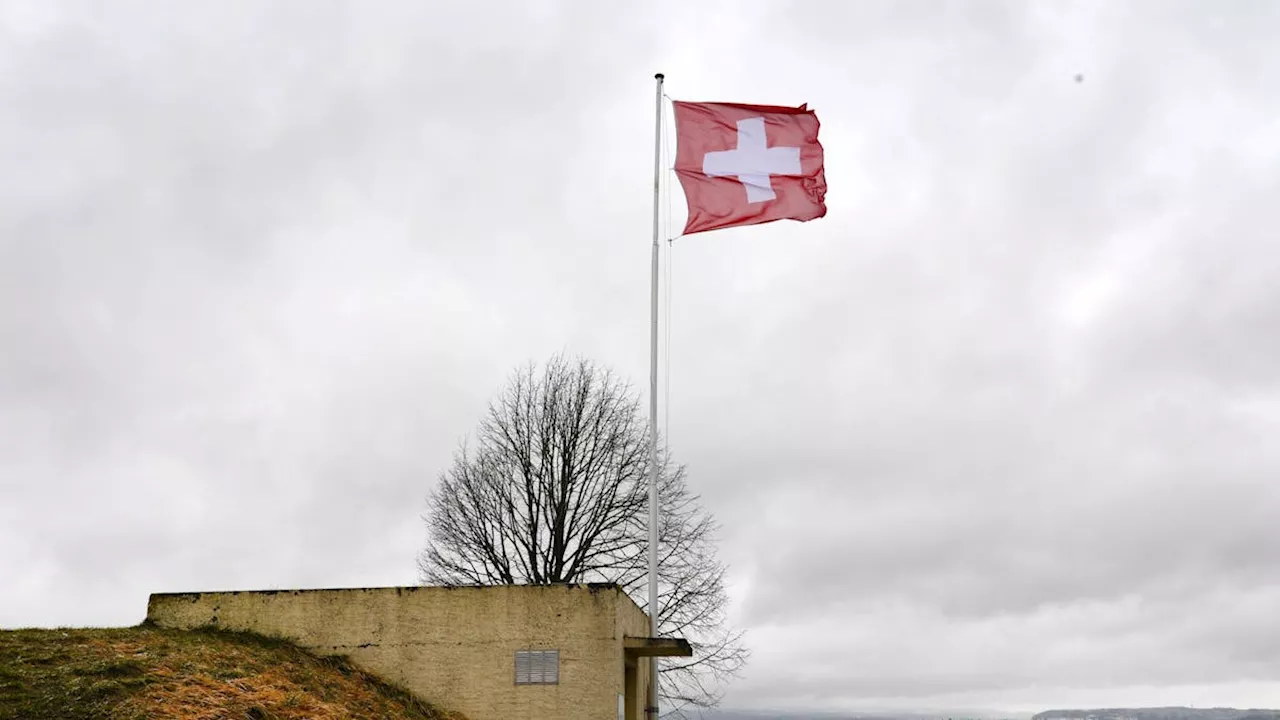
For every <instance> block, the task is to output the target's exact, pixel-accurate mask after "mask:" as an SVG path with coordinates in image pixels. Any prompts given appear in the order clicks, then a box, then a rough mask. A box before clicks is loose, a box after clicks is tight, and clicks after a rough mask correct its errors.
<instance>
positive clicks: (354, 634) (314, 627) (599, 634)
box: [147, 585, 648, 720]
mask: <svg viewBox="0 0 1280 720" xmlns="http://www.w3.org/2000/svg"><path fill="white" fill-rule="evenodd" d="M147 619H148V620H150V621H152V622H154V623H155V624H157V625H159V626H161V627H171V628H183V629H191V628H196V627H221V628H226V629H229V630H248V631H252V632H256V633H259V634H262V635H269V636H273V637H280V638H285V639H288V640H290V641H292V642H294V643H296V644H298V645H300V646H301V647H304V648H306V649H308V650H311V651H312V652H315V653H318V654H333V655H346V656H348V657H350V658H351V660H352V661H354V662H355V663H357V664H358V665H360V666H361V667H363V668H365V669H367V670H369V671H370V672H373V673H375V674H377V675H380V676H382V677H384V678H386V679H387V680H389V681H391V682H393V683H395V684H397V685H400V686H402V687H404V688H406V689H408V690H410V691H411V692H413V693H415V694H417V695H418V696H420V697H422V698H423V699H424V700H427V701H429V702H432V703H434V704H436V705H438V706H440V707H441V708H443V709H447V710H455V711H459V712H462V713H465V714H466V715H467V716H468V717H469V718H471V720H533V719H534V718H537V719H538V720H544V719H551V718H557V719H558V718H564V719H565V720H605V719H608V720H613V719H614V718H616V717H617V716H618V702H619V700H618V697H619V695H621V694H623V693H624V678H625V677H626V667H625V664H626V661H625V653H624V651H623V637H624V636H627V635H634V636H645V635H648V632H647V630H648V618H647V616H645V614H644V613H643V612H641V611H640V609H639V608H638V607H636V605H635V603H633V602H632V601H631V600H630V598H628V597H627V596H626V594H625V593H623V592H622V591H621V590H620V589H618V588H616V587H613V586H600V585H550V586H529V585H523V586H499V587H483V588H481V587H461V588H441V587H404V588H370V589H349V590H281V591H255V592H217V593H175V594H156V595H152V596H151V599H150V602H149V603H148V606H147ZM526 649H535V650H536V649H558V650H559V651H560V682H559V684H557V685H519V686H517V685H516V684H515V678H514V673H515V669H514V667H515V666H514V663H515V660H514V658H515V652H516V651H517V650H526ZM641 664H642V665H643V663H641ZM646 682H647V671H643V676H642V677H640V678H638V685H639V687H640V688H643V687H644V686H645V683H646ZM638 694H639V695H641V696H643V690H641V692H640V693H638ZM634 702H639V703H640V704H639V705H638V707H639V709H640V710H641V711H643V702H644V700H643V697H641V698H639V699H638V701H634ZM629 714H631V713H630V712H628V715H629ZM639 717H643V714H641V715H640V716H639Z"/></svg>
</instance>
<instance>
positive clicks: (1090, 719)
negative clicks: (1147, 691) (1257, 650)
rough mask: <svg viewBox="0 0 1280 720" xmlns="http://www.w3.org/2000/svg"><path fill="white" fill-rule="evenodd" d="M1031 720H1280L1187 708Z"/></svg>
mask: <svg viewBox="0 0 1280 720" xmlns="http://www.w3.org/2000/svg"><path fill="white" fill-rule="evenodd" d="M1032 720H1280V710H1237V709H1235V708H1185V707H1167V708H1107V709H1099V710H1049V711H1046V712H1042V713H1037V714H1036V715H1035V716H1034V717H1033V718H1032Z"/></svg>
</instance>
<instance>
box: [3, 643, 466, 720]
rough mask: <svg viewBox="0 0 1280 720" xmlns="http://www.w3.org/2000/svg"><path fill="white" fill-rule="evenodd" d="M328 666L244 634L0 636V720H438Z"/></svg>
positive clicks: (386, 689) (366, 678) (434, 713)
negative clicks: (158, 719) (167, 719)
mask: <svg viewBox="0 0 1280 720" xmlns="http://www.w3.org/2000/svg"><path fill="white" fill-rule="evenodd" d="M461 717H462V716H460V715H455V714H450V713H445V712H442V711H440V710H437V709H435V708H432V707H430V706H428V705H426V704H424V703H421V702H419V701H418V700H416V699H415V698H413V697H412V696H411V695H409V694H408V693H406V692H404V691H403V690H400V689H398V688H394V687H392V686H390V685H387V684H386V683H383V682H381V681H380V680H378V679H377V678H374V677H373V676H371V675H368V674H367V673H364V672H363V671H361V670H359V669H357V668H355V667H353V666H351V665H350V664H348V663H346V662H345V661H343V660H340V659H335V658H318V657H316V656H314V655H310V654H308V653H306V652H304V651H302V650H300V649H298V648H297V647H295V646H293V645H290V644H288V643H285V642H281V641H274V640H268V639H266V638H261V637H258V636H254V635H249V634H243V633H228V632H217V631H204V632H201V631H197V632H185V631H180V630H162V629H159V628H154V627H148V626H140V627H134V628H120V629H104V630H96V629H95V630H79V629H75V630H5V631H0V720H18V719H21V720H82V719H83V720H90V719H95V720H96V719H98V718H123V719H126V720H143V718H146V719H147V720H151V719H152V718H174V719H175V720H176V719H177V718H184V719H190V720H303V719H304V718H305V719H307V720H339V719H342V720H388V719H390V720H446V719H449V718H461Z"/></svg>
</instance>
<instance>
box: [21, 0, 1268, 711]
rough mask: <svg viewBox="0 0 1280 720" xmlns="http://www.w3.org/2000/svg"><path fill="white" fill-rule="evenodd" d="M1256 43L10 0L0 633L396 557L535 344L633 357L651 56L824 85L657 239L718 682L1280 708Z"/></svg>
mask: <svg viewBox="0 0 1280 720" xmlns="http://www.w3.org/2000/svg"><path fill="white" fill-rule="evenodd" d="M606 5H607V6H608V9H606V8H605V6H606ZM464 7H465V8H466V9H464ZM1277 37H1280V5H1277V4H1276V3H1271V2H1262V1H1258V2H1245V1H1243V0H1241V1H1238V2H1209V1H1208V0H1205V1H1204V2H1199V3H1191V2H1156V1H1155V0H1152V1H1151V2H1146V3H1138V2H1130V3H1121V2H1095V3H1083V2H1079V3H1066V2H1053V3H1025V2H1012V1H1011V2H1008V3H988V2H966V3H958V2H957V3H942V2H835V1H834V0H832V1H831V2H825V3H824V2H817V1H815V0H806V1H804V2H794V3H786V2H771V3H763V2H760V3H745V2H705V1H704V2H697V3H692V2H691V3H688V4H687V6H685V7H681V4H679V3H675V2H672V3H665V4H664V3H653V2H645V3H598V2H587V1H585V0H584V1H583V2H579V3H562V4H556V3H548V2H528V3H514V2H512V3H509V4H507V5H497V6H488V7H486V6H483V5H481V4H480V3H471V4H464V3H452V4H444V3H426V2H408V1H405V2H399V3H391V2H377V3H360V4H359V6H357V3H354V2H351V3H343V2H329V1H322V2H317V1H316V0H305V1H301V0H300V1H297V2H279V1H277V2H266V1H265V0H264V1H263V2H230V1H227V2H205V3H165V2H125V1H114V0H113V1H111V2H103V1H101V0H85V1H84V2H70V1H57V2H55V1H53V0H0V588H2V590H0V626H6V627H11V626H25V625H102V624H106V625H128V624H133V623H136V622H138V621H139V620H141V619H142V617H143V615H144V613H145V606H146V601H147V595H148V593H151V592H155V591H181V590H213V589H260V588H288V587H332V586H359V585H396V584H411V583H413V582H415V581H416V572H415V566H414V557H415V555H416V553H417V552H418V551H419V550H420V549H421V547H422V544H423V541H424V538H425V529H424V527H423V524H422V521H421V519H420V515H421V513H422V511H423V501H424V498H425V496H426V493H427V491H428V490H429V488H430V487H431V485H432V483H433V481H434V477H435V476H436V474H437V473H438V472H439V471H440V470H441V469H443V468H444V467H445V465H446V464H447V463H448V462H449V459H450V453H451V451H452V449H453V448H454V447H455V445H456V444H457V442H458V441H459V440H460V439H461V438H462V437H463V436H464V435H465V434H466V433H468V432H469V431H470V430H471V429H472V427H473V426H474V424H475V422H476V420H477V419H478V418H479V416H480V414H481V413H482V412H483V410H484V406H485V403H486V401H487V399H488V398H489V397H490V396H491V395H492V394H493V393H495V392H496V391H497V390H498V389H499V388H500V387H501V385H502V383H503V381H504V379H505V378H506V376H507V374H508V373H509V372H510V371H511V370H512V369H513V368H514V367H515V366H517V365H519V364H522V363H525V362H527V361H530V360H536V361H540V360H544V359H546V358H547V357H549V356H550V355H551V354H553V353H555V352H557V351H560V350H567V351H569V352H571V353H581V354H586V355H589V356H591V357H592V358H594V359H595V360H598V361H600V362H603V363H606V364H608V365H611V366H613V367H614V368H615V369H616V370H618V371H619V372H620V373H623V374H624V375H627V376H628V377H630V378H632V379H633V380H634V382H635V383H636V384H637V385H638V386H640V387H644V386H645V384H646V380H647V373H648V322H649V314H648V312H649V306H648V303H649V264H648V262H649V237H650V212H651V206H650V201H651V195H650V193H651V184H652V176H651V163H652V147H653V145H652V143H653V136H652V133H653V109H652V103H653V80H652V76H653V73H655V72H658V71H662V72H665V73H666V74H667V79H668V86H667V91H668V93H669V94H670V95H671V96H672V97H674V98H676V99H684V100H727V101H737V102H752V103H770V104H800V103H805V102H807V103H809V104H810V106H811V107H812V108H814V109H816V111H817V113H818V117H819V119H820V120H821V121H822V123H823V125H822V133H821V136H820V137H821V140H822V141H823V143H824V145H825V147H826V162H827V165H826V168H827V169H826V173H827V179H828V182H829V185H830V190H829V194H828V195H827V202H828V206H829V212H828V215H827V217H826V218H823V219H821V220H817V221H814V222H810V223H803V224H801V223H774V224H771V225H764V226H757V227H754V228H746V229H735V230H727V231H720V232H715V233H707V234H702V235H695V236H692V237H690V238H687V239H682V240H677V241H676V242H675V244H674V246H673V248H672V252H671V253H670V255H669V256H667V257H668V259H669V260H670V262H671V265H670V274H671V281H672V282H671V286H670V289H671V323H670V332H671V343H670V373H669V375H668V376H667V377H668V378H669V381H670V404H669V407H668V408H667V409H665V410H664V414H665V413H666V412H669V418H670V419H669V426H668V429H669V434H670V438H671V444H672V448H673V451H674V452H675V454H676V456H677V459H679V460H681V461H683V462H684V463H686V464H687V465H688V467H689V473H690V481H691V484H692V485H693V487H694V488H695V490H697V491H698V492H700V493H701V494H702V495H703V497H704V499H705V502H706V504H707V506H708V507H709V509H711V510H712V512H714V513H715V515H716V516H717V518H718V519H719V520H720V522H721V523H722V525H723V531H722V538H723V540H722V546H721V552H722V558H723V559H724V560H726V561H727V562H728V563H729V564H730V566H731V570H732V585H733V596H734V613H735V617H736V620H737V621H738V622H739V623H740V624H741V625H743V626H744V627H746V628H747V630H748V642H749V644H750V646H751V647H752V649H753V651H754V656H753V659H752V662H751V664H750V666H749V668H748V670H747V672H746V674H745V676H744V677H743V678H742V679H741V681H739V682H738V683H737V684H736V685H734V686H733V688H732V691H731V693H730V695H729V697H728V699H727V704H728V705H731V706H743V707H760V706H775V707H791V708H796V707H801V708H866V707H882V706H892V707H916V708H929V707H955V706H965V707H984V708H985V707H995V708H1009V709H1024V708H1025V709H1038V708H1042V707H1045V706H1063V705H1071V706H1078V705H1088V706H1097V705H1125V704H1196V705H1209V704H1221V705H1236V706H1249V705H1253V706H1260V705H1270V706H1277V705H1280V682H1277V681H1276V680H1275V678H1277V677H1280V623H1277V622H1276V620H1275V619H1276V617H1277V616H1280V483H1277V482H1276V481H1277V479H1280V441H1278V438H1280V250H1277V248H1276V243H1277V238H1278V237H1280V92H1277V88H1280V51H1277V49H1276V47H1277V46H1276V38H1277ZM1077 75H1080V76H1082V79H1081V80H1080V81H1077V77H1076V76H1077ZM683 202H684V201H683V196H682V195H681V193H680V191H679V188H678V186H673V188H672V190H671V193H670V203H671V213H670V216H669V226H670V228H671V231H670V233H669V234H675V232H676V230H678V228H680V227H682V226H683V220H684V214H685V213H684V206H683ZM664 372H665V369H664Z"/></svg>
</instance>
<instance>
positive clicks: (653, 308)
mask: <svg viewBox="0 0 1280 720" xmlns="http://www.w3.org/2000/svg"><path fill="white" fill-rule="evenodd" d="M654 79H655V80H656V81H657V90H656V92H655V95H654V113H653V120H654V127H653V253H652V254H653V262H652V265H653V280H652V283H651V288H652V295H651V297H650V300H649V314H650V323H649V636H650V637H655V638H656V637H658V246H659V242H658V207H659V194H658V188H659V185H660V183H661V180H662V79H663V78H662V73H658V74H657V75H655V76H654ZM645 714H646V715H647V716H649V717H651V718H653V719H654V720H656V718H657V717H658V658H656V657H650V658H649V697H648V703H647V707H646V708H645Z"/></svg>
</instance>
